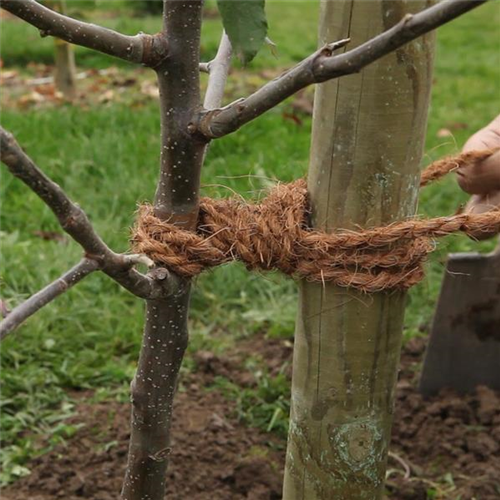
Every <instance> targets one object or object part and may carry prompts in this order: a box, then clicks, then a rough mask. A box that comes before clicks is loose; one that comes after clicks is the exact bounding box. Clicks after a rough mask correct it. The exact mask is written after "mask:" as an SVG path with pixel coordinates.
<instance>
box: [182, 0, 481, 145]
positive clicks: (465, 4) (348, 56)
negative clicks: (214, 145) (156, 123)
mask: <svg viewBox="0 0 500 500" xmlns="http://www.w3.org/2000/svg"><path fill="white" fill-rule="evenodd" d="M486 1H488V0H443V1H441V2H439V3H437V4H436V5H434V6H432V7H429V8H428V9H425V10H424V11H422V12H420V13H418V14H415V15H407V16H405V17H404V18H403V19H402V20H401V21H400V22H399V23H398V24H396V25H395V26H393V27H392V28H391V29H389V30H387V31H385V32H384V33H382V34H380V35H378V36H376V37H375V38H373V39H371V40H369V41H367V42H365V43H363V44H362V45H360V46H358V47H356V48H354V49H352V50H349V51H347V52H344V53H343V54H339V55H336V56H334V55H333V52H334V50H335V49H338V48H340V47H342V46H344V45H346V44H347V42H348V41H349V40H341V41H340V42H336V43H333V44H327V45H326V46H324V47H322V48H321V49H320V50H318V51H317V52H315V53H314V54H312V55H311V56H309V57H307V58H306V59H304V60H303V61H302V62H300V63H299V64H297V65H296V66H295V67H294V68H292V69H291V70H289V71H287V72H286V73H284V74H282V75H281V76H279V77H278V78H276V79H274V80H273V81H271V82H269V83H267V84H266V85H264V86H263V87H262V88H260V89H259V90H257V91H256V92H254V93H253V94H251V95H250V96H249V97H247V98H245V99H241V100H238V101H236V102H234V103H232V104H230V105H229V106H226V107H225V108H223V109H214V110H208V111H206V110H205V111H202V112H201V113H200V114H199V117H198V123H197V124H193V126H192V127H191V131H192V132H193V133H194V132H198V133H201V134H202V135H203V136H205V137H206V138H207V139H214V138H217V137H223V136H225V135H227V134H230V133H231V132H234V131H235V130H237V129H239V128H240V127H241V126H242V125H244V124H246V123H248V122H250V121H251V120H254V119H255V118H257V117H258V116H260V115H262V114H263V113H265V112H266V111H268V110H270V109H272V108H273V107H275V106H276V105H277V104H279V103H281V102H282V101H284V100H285V99H286V98H288V97H290V96H291V95H293V94H295V93H296V92H298V91H299V90H301V89H303V88H305V87H307V86H309V85H311V84H313V83H320V82H325V81H327V80H331V79H334V78H339V77H341V76H344V75H349V74H352V73H357V72H359V71H360V70H361V69H362V68H364V67H365V66H367V65H368V64H370V63H372V62H374V61H376V60H377V59H380V58H381V57H383V56H385V55H387V54H389V53H390V52H392V51H394V50H396V49H397V48H399V47H401V46H402V45H405V44H406V43H408V42H411V41H412V40H415V39H416V38H418V37H419V36H421V35H424V34H425V33H428V32H429V31H432V30H434V29H436V28H437V27H439V26H441V25H443V24H445V23H447V22H449V21H451V20H453V19H455V18H456V17H458V16H460V15H462V14H464V13H466V12H468V11H469V10H471V9H474V8H475V7H478V6H479V5H481V4H483V3H485V2H486Z"/></svg>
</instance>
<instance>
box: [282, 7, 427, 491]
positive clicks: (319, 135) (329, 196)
mask: <svg viewBox="0 0 500 500" xmlns="http://www.w3.org/2000/svg"><path fill="white" fill-rule="evenodd" d="M424 6H425V3H424V2H423V1H419V2H415V1H412V2H406V1H404V0H372V1H370V2H367V1H363V0H339V1H335V2H331V1H328V0H324V1H323V2H322V4H321V25H320V43H321V44H324V43H325V42H326V41H329V40H339V39H342V38H348V37H349V38H351V40H352V42H351V45H352V46H354V47H356V46H358V45H360V44H362V43H363V42H365V41H366V40H367V39H369V38H371V37H373V36H374V35H376V34H377V33H380V32H381V31H384V30H387V29H388V28H390V27H391V26H392V25H394V24H395V23H396V22H397V21H398V20H400V19H401V18H402V17H403V16H404V15H405V14H406V13H407V12H409V11H410V10H411V11H418V10H420V9H422V8H423V7H424ZM432 54H433V37H432V35H426V36H425V37H424V38H421V39H419V40H418V41H415V42H412V43H411V44H409V45H406V46H405V47H402V48H399V49H397V50H396V51H395V52H394V53H392V54H389V55H387V56H385V57H384V58H382V59H379V60H378V61H377V62H376V63H374V64H372V65H370V66H369V67H368V68H366V69H364V70H363V71H362V72H361V73H360V74H356V75H352V76H347V77H345V78H343V79H341V80H334V81H332V82H329V83H325V84H322V85H320V86H319V87H318V88H317V91H316V98H315V107H314V121H313V137H312V149H311V159H310V171H309V177H308V186H309V191H310V194H311V202H312V207H313V223H314V225H315V226H316V227H319V228H322V229H324V230H327V231H331V230H332V229H334V228H347V229H353V228H354V227H355V226H356V225H360V226H363V227H369V226H373V225H380V224H387V223H390V222H393V221H395V220H400V219H404V218H405V217H407V216H409V215H412V214H413V213H414V212H415V208H416V203H417V194H418V184H419V163H420V160H421V157H422V150H423V144H424V136H425V129H426V120H427V110H428V103H429V94H430V88H431V76H432ZM404 306H405V294H404V293H402V292H398V293H377V294H370V295H366V294H361V293H359V292H356V291H354V290H353V291H346V290H345V289H340V288H337V287H335V286H333V285H328V284H325V285H321V284H312V283H302V285H301V291H300V304H299V314H298V321H297V329H296V336H295V347H294V360H293V384H292V385H293V387H292V410H291V420H290V432H289V443H288V449H287V462H286V471H285V483H284V497H283V498H284V499H285V500H297V499H302V500H305V499H307V500H315V499H323V500H324V499H332V498H335V499H336V500H347V499H349V500H362V499H367V500H368V499H370V500H373V499H379V498H382V494H383V486H384V476H385V464H386V457H387V452H388V445H389V439H390V430H391V415H392V410H393V392H394V386H395V381H396V376H397V367H398V362H399V353H400V344H401V332H402V326H403V314H404Z"/></svg>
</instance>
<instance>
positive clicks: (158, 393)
mask: <svg viewBox="0 0 500 500" xmlns="http://www.w3.org/2000/svg"><path fill="white" fill-rule="evenodd" d="M201 9H202V0H186V1H185V2H179V1H177V0H166V1H165V7H164V23H163V24H164V26H163V31H162V33H163V36H164V37H165V38H166V40H167V43H168V47H169V56H168V58H166V59H165V60H164V62H163V63H161V64H160V66H159V67H157V68H156V71H157V77H158V85H159V89H160V106H161V142H162V146H161V148H162V149H161V161H160V163H161V168H160V179H159V181H158V186H157V190H156V196H155V215H156V216H157V217H160V218H162V219H164V220H169V221H170V222H173V223H175V224H179V225H182V226H183V227H184V228H188V229H194V228H195V227H196V222H197V218H198V204H199V196H198V192H199V185H200V171H201V166H202V163H203V157H204V151H205V147H206V144H205V143H204V142H201V141H199V140H197V139H196V138H195V137H193V136H191V135H190V134H189V132H188V130H189V124H190V121H191V120H192V117H193V115H194V113H195V112H196V111H198V109H199V107H200V90H199V89H200V86H199V69H198V68H199V46H200V31H201ZM156 271H157V273H156V275H157V276H162V275H163V277H164V278H165V277H166V276H167V275H168V272H167V271H166V270H162V269H157V270H156ZM153 274H155V271H153ZM189 295H190V283H189V281H182V282H181V283H180V285H179V290H178V292H177V294H176V295H175V297H170V298H168V299H165V300H154V301H153V300H150V301H148V302H147V305H146V325H145V327H144V334H143V340H142V347H141V354H140V357H139V363H138V366H137V373H136V375H135V378H134V380H133V382H132V387H131V395H132V396H131V400H132V419H131V420H132V422H131V436H130V446H129V456H128V464H127V471H126V475H125V480H124V484H123V490H122V498H123V499H124V500H146V499H147V500H163V498H164V495H165V483H166V471H167V465H168V457H169V454H170V425H171V418H172V405H173V399H174V395H175V391H176V388H177V379H178V374H179V369H180V366H181V363H182V359H183V356H184V351H185V349H186V346H187V342H188V330H187V316H188V308H189Z"/></svg>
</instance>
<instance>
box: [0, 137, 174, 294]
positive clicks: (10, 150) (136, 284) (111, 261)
mask: <svg viewBox="0 0 500 500" xmlns="http://www.w3.org/2000/svg"><path fill="white" fill-rule="evenodd" d="M0 155H1V158H0V159H1V161H2V162H3V163H4V164H5V165H6V166H7V168H8V169H9V171H10V172H11V173H12V174H13V175H14V176H15V177H17V178H18V179H20V180H21V181H23V182H24V183H25V184H26V185H27V186H28V187H29V188H30V189H32V190H33V191H34V192H35V193H36V194H37V195H38V196H39V197H40V198H41V199H42V200H43V201H44V202H45V204H46V205H48V207H49V208H50V209H51V210H52V212H54V214H55V216H56V217H57V219H58V220H59V223H60V225H61V227H62V228H63V229H64V231H66V233H68V234H69V235H70V236H71V237H72V238H73V239H74V240H75V241H76V242H77V243H79V244H80V245H81V247H82V248H83V249H84V250H85V254H86V257H88V258H90V259H93V260H95V261H97V263H98V264H99V268H100V269H101V270H102V271H103V272H104V273H106V274H107V275H108V276H110V277H111V278H113V279H114V280H115V281H117V282H118V283H119V284H120V285H122V286H123V287H124V288H126V289H127V290H129V291H130V292H132V293H133V294H134V295H137V296H138V297H142V298H155V297H156V298H159V297H166V296H168V295H169V294H170V293H172V290H167V289H168V288H169V287H170V285H171V284H170V283H158V282H157V281H156V280H154V279H152V278H150V277H148V276H145V275H143V274H141V273H139V272H138V271H136V270H135V269H134V268H133V266H134V265H136V264H137V263H138V260H137V258H131V256H127V255H122V254H117V253H115V252H113V251H112V250H111V249H110V248H109V247H108V246H107V245H106V243H104V241H103V240H102V239H101V238H100V236H99V235H98V234H97V233H96V232H95V230H94V228H93V226H92V224H91V222H90V221H89V219H88V217H87V215H86V214H85V212H84V211H83V210H82V209H81V208H80V207H79V206H78V205H77V204H76V203H73V202H72V201H71V200H70V198H69V197H68V196H67V195H66V193H65V192H64V191H63V190H62V189H61V187H60V186H58V185H57V184H56V183H55V182H53V181H52V180H51V179H50V178H49V177H47V176H46V175H45V174H44V173H43V172H42V171H41V170H40V169H39V168H38V167H37V166H36V165H35V164H34V163H33V161H32V160H31V158H30V157H29V156H28V155H26V153H25V152H24V151H23V150H22V149H21V147H20V146H19V144H18V143H17V142H16V140H15V139H14V136H13V135H12V134H10V133H9V132H7V131H6V130H4V129H3V128H2V127H0ZM167 285H168V286H167Z"/></svg>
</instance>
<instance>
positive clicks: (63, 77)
mask: <svg viewBox="0 0 500 500" xmlns="http://www.w3.org/2000/svg"><path fill="white" fill-rule="evenodd" d="M45 3H46V5H47V7H50V8H51V9H53V10H55V11H57V12H60V13H61V14H65V15H66V14H67V12H66V11H67V9H66V0H47V1H46V2H45ZM54 44H55V50H54V62H55V66H56V69H55V74H54V79H55V85H56V88H57V90H59V91H60V92H61V93H62V94H63V96H64V98H65V99H68V100H72V99H74V98H75V97H76V65H75V53H74V50H73V45H71V44H70V43H68V42H65V41H64V40H61V39H60V38H54Z"/></svg>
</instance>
